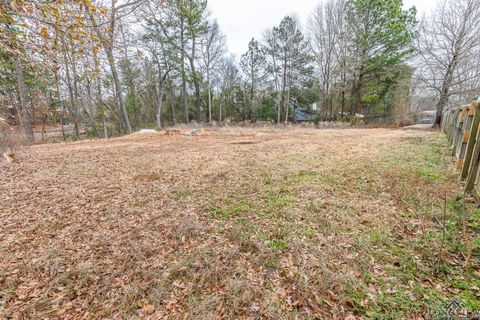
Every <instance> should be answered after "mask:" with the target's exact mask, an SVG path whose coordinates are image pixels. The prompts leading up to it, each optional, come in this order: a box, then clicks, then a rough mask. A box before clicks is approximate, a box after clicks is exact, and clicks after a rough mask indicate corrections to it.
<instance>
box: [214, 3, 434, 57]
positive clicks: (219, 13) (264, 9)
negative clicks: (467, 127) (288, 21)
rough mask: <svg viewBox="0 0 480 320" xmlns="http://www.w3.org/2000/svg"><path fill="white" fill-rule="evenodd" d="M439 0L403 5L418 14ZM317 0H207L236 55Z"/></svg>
mask: <svg viewBox="0 0 480 320" xmlns="http://www.w3.org/2000/svg"><path fill="white" fill-rule="evenodd" d="M437 1H438V0H404V5H405V7H406V8H409V7H411V6H412V5H415V6H416V7H417V10H418V16H419V17H420V16H421V15H422V14H423V13H424V12H425V11H429V10H430V9H431V8H433V7H435V4H436V3H437ZM319 2H321V1H320V0H295V1H292V0H209V1H208V3H209V7H210V9H211V11H212V16H213V17H215V18H217V20H218V23H219V24H220V28H221V29H222V30H223V32H224V33H226V35H227V40H228V48H229V50H230V52H232V53H233V54H235V55H236V56H237V59H238V58H239V57H240V55H241V54H242V53H244V52H245V51H246V50H247V47H248V42H249V41H250V39H252V37H254V38H256V39H261V37H262V33H263V31H264V30H265V29H267V28H270V27H273V26H275V25H278V24H279V23H280V20H281V19H282V18H283V17H284V16H286V15H289V14H292V13H294V14H296V15H297V16H298V17H300V19H301V21H302V24H303V25H305V22H306V20H307V18H308V16H309V15H310V13H311V12H312V11H313V9H314V8H315V6H316V5H317V4H318V3H319Z"/></svg>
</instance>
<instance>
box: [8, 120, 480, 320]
mask: <svg viewBox="0 0 480 320" xmlns="http://www.w3.org/2000/svg"><path fill="white" fill-rule="evenodd" d="M447 154H448V150H447V149H446V147H445V145H444V140H443V138H442V137H441V136H440V135H439V134H437V133H434V132H429V131H415V130H391V129H369V130H367V129H347V130H313V129H297V130H276V129H222V130H214V131H212V130H210V131H206V132H200V134H199V135H198V136H184V135H152V136H140V135H132V136H129V137H124V138H119V139H112V140H109V141H104V140H102V141H86V142H77V143H68V144H50V145H41V146H32V147H29V148H28V149H23V150H22V151H21V152H19V153H18V154H17V158H18V162H19V163H18V164H15V165H14V166H9V167H7V166H2V167H0V173H1V176H2V179H1V182H0V189H1V190H0V206H1V210H0V220H1V221H2V223H1V225H0V317H7V318H8V317H12V318H22V317H23V318H26V319H39V318H47V317H48V318H50V319H74V318H76V319H78V318H85V319H104V318H122V317H126V318H150V319H164V318H191V319H192V318H193V319H214V318H226V319H231V318H250V319H257V318H258V319H260V318H261V319H273V318H276V319H298V318H305V319H306V318H339V319H340V318H343V319H344V318H346V317H350V319H354V318H356V317H358V318H360V317H365V316H369V317H374V318H375V317H378V316H379V315H380V314H388V315H390V316H392V317H396V316H399V315H402V314H403V315H405V314H407V312H410V314H411V315H420V314H423V313H424V312H425V311H426V309H427V307H428V306H429V305H430V304H431V303H433V301H437V300H438V301H439V302H441V301H442V299H446V298H450V297H451V296H452V295H453V294H452V293H451V292H450V291H449V289H450V288H451V287H452V285H451V284H450V283H448V282H447V281H446V280H445V279H444V278H442V277H440V276H438V272H437V271H438V270H437V269H438V268H439V263H437V262H435V253H436V252H437V251H436V250H437V248H439V247H440V245H442V244H441V237H440V236H438V235H439V234H440V232H441V230H442V228H440V227H439V224H438V223H437V222H436V220H435V219H437V218H438V217H439V216H441V209H440V206H441V203H442V199H443V197H444V195H445V193H447V194H448V195H449V197H452V196H455V195H457V194H458V190H460V186H459V184H458V182H456V181H457V179H456V176H455V175H454V174H453V173H452V171H451V170H450V168H449V162H448V161H449V157H448V155H447ZM449 199H450V198H449ZM452 201H453V200H452ZM454 205H455V202H452V206H454ZM426 207H428V208H433V209H432V211H431V212H430V211H429V213H428V215H423V209H424V208H426ZM452 208H453V207H452ZM449 210H450V209H449ZM451 211H452V212H454V208H453V209H451ZM449 212H450V211H449ZM419 213H422V214H419ZM451 215H452V217H454V216H453V213H452V214H451ZM452 220H453V218H452ZM452 237H453V235H452ZM459 241H460V240H459ZM447 245H450V244H447ZM452 246H453V244H452ZM476 254H477V252H476V251H475V250H474V257H473V260H474V261H478V256H476ZM447 257H448V259H450V260H448V259H445V261H442V263H443V264H446V265H453V267H451V268H453V269H455V268H456V266H457V264H455V263H454V262H452V261H453V260H452V259H454V258H455V259H461V258H460V257H461V253H459V252H455V251H454V250H452V251H450V252H449V253H448V255H447ZM458 265H461V262H459V263H458ZM472 265H474V264H473V263H472ZM477 265H478V264H477ZM475 270H476V271H475ZM474 272H478V269H474ZM434 274H435V275H436V276H434ZM469 275H470V273H469ZM417 285H418V288H417ZM393 286H395V288H394V287H393ZM394 290H395V292H393V291H394ZM472 294H474V292H473V293H472ZM409 299H410V300H409ZM407 300H408V301H410V302H409V303H408V304H405V301H407ZM402 306H404V307H402ZM407 308H408V310H407Z"/></svg>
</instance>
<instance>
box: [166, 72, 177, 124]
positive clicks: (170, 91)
mask: <svg viewBox="0 0 480 320" xmlns="http://www.w3.org/2000/svg"><path fill="white" fill-rule="evenodd" d="M168 83H169V95H170V108H171V109H172V121H173V125H176V124H177V116H176V113H175V93H174V92H173V83H172V80H170V78H169V80H168Z"/></svg>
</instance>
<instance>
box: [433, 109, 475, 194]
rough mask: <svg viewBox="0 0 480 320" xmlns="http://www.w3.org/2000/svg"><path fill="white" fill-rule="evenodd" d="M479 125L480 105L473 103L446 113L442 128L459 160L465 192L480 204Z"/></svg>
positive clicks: (458, 167) (457, 165)
mask: <svg viewBox="0 0 480 320" xmlns="http://www.w3.org/2000/svg"><path fill="white" fill-rule="evenodd" d="M479 123H480V109H479V103H478V102H473V103H472V104H470V105H465V106H463V107H460V108H452V109H447V110H446V111H444V113H443V117H442V125H441V126H442V130H443V132H445V134H446V135H447V138H448V142H449V143H450V145H451V147H452V153H453V155H454V156H455V157H456V159H457V162H456V167H457V169H458V170H460V171H461V177H462V180H466V184H465V192H467V193H471V194H472V195H474V196H475V198H476V199H477V201H478V202H479V203H480V170H479V167H480V130H479ZM477 142H479V143H477Z"/></svg>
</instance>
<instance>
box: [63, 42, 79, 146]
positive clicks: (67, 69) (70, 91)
mask: <svg viewBox="0 0 480 320" xmlns="http://www.w3.org/2000/svg"><path fill="white" fill-rule="evenodd" d="M63 59H64V60H65V77H66V82H67V87H68V94H69V96H70V104H71V107H72V115H73V126H74V132H75V137H76V138H77V139H78V138H79V137H80V130H79V128H78V121H77V105H76V101H75V96H74V93H73V88H72V83H71V78H70V67H69V64H68V59H67V53H66V48H64V52H63Z"/></svg>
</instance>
